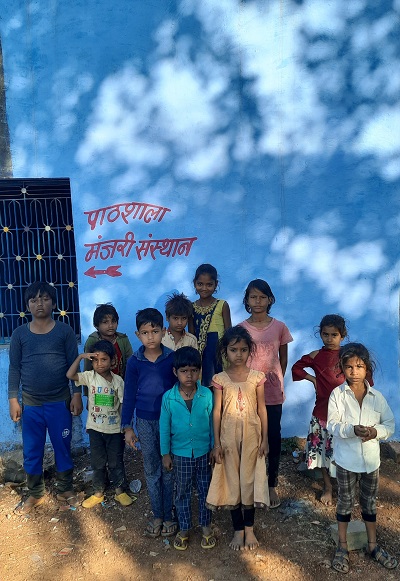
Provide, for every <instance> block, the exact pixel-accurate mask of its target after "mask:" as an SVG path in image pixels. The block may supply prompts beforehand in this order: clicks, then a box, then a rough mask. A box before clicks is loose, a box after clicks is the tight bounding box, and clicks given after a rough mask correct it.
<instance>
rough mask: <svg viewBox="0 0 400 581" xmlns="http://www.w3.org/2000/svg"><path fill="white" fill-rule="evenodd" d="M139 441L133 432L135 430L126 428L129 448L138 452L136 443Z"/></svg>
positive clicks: (126, 442) (126, 441)
mask: <svg viewBox="0 0 400 581" xmlns="http://www.w3.org/2000/svg"><path fill="white" fill-rule="evenodd" d="M138 441H139V440H138V438H137V437H136V434H135V432H134V431H133V429H132V428H125V444H126V445H127V446H130V447H131V448H133V449H134V450H137V448H136V442H138Z"/></svg>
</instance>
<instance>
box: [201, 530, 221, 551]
mask: <svg viewBox="0 0 400 581" xmlns="http://www.w3.org/2000/svg"><path fill="white" fill-rule="evenodd" d="M216 544H217V539H216V538H215V536H214V533H211V534H210V535H203V536H202V538H201V548H202V549H213V548H214V547H215V545H216Z"/></svg>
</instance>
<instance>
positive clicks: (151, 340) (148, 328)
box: [136, 323, 165, 350]
mask: <svg viewBox="0 0 400 581" xmlns="http://www.w3.org/2000/svg"><path fill="white" fill-rule="evenodd" d="M164 335H165V329H162V328H161V327H159V326H158V325H156V326H155V327H153V325H152V324H151V323H145V324H144V325H142V326H141V327H140V329H139V331H136V337H137V338H138V339H139V341H141V342H142V344H143V346H144V348H145V349H150V350H152V349H159V348H160V345H161V339H162V338H163V337H164Z"/></svg>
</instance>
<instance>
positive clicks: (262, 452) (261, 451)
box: [258, 442, 268, 458]
mask: <svg viewBox="0 0 400 581" xmlns="http://www.w3.org/2000/svg"><path fill="white" fill-rule="evenodd" d="M267 454H268V442H261V444H260V446H259V447H258V455H259V456H260V458H262V457H263V456H267Z"/></svg>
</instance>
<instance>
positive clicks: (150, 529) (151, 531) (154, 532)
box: [144, 520, 163, 539]
mask: <svg viewBox="0 0 400 581" xmlns="http://www.w3.org/2000/svg"><path fill="white" fill-rule="evenodd" d="M162 526H163V525H162V523H160V522H157V521H154V520H151V521H149V522H148V523H147V527H146V530H145V531H144V534H145V535H146V537H150V538H151V539H156V538H157V537H159V536H160V534H161V529H162Z"/></svg>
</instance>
